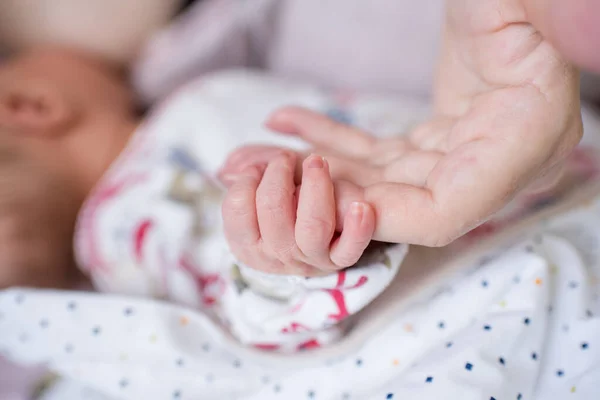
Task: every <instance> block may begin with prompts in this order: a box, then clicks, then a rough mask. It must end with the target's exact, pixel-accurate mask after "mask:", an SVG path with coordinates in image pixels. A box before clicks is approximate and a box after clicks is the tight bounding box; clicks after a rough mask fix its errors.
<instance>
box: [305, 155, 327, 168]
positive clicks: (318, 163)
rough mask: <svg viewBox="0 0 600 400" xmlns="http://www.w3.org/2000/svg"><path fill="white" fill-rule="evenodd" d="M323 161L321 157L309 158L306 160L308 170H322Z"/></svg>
mask: <svg viewBox="0 0 600 400" xmlns="http://www.w3.org/2000/svg"><path fill="white" fill-rule="evenodd" d="M324 167H325V159H324V158H323V157H321V156H310V159H309V160H308V168H324Z"/></svg>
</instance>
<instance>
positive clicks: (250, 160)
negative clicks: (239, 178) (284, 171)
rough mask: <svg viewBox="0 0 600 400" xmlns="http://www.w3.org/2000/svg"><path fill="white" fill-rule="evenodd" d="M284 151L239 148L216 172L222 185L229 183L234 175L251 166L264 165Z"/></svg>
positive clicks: (265, 148) (271, 147)
mask: <svg viewBox="0 0 600 400" xmlns="http://www.w3.org/2000/svg"><path fill="white" fill-rule="evenodd" d="M285 151H286V150H285V149H282V148H281V147H275V146H245V147H242V148H239V149H237V150H235V151H234V152H233V153H231V154H230V155H229V157H227V160H226V161H225V164H224V165H223V167H221V169H220V170H219V172H218V177H219V179H220V180H221V181H222V182H224V183H227V182H230V181H232V180H234V177H235V175H238V174H240V173H241V172H242V171H243V170H245V169H246V168H248V167H250V166H252V165H259V164H266V163H267V162H269V161H271V160H272V159H274V158H275V157H277V156H278V155H281V154H283V153H284V152H285Z"/></svg>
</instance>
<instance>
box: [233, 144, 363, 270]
mask: <svg viewBox="0 0 600 400" xmlns="http://www.w3.org/2000/svg"><path fill="white" fill-rule="evenodd" d="M297 157H298V155H296V154H294V153H293V152H290V151H285V150H282V149H278V148H264V147H263V148H260V149H259V148H248V147H247V148H243V149H241V150H240V151H238V152H237V153H235V154H234V155H232V157H230V159H229V160H228V162H227V163H226V165H225V167H224V169H223V171H222V174H221V176H222V178H225V179H223V180H224V181H225V183H226V184H228V185H229V191H228V193H227V196H226V198H225V201H224V203H223V221H224V225H225V235H226V237H227V240H228V243H229V245H230V247H231V250H232V251H233V253H234V254H235V255H236V256H237V257H238V259H239V260H240V261H241V262H243V263H244V264H246V265H248V266H251V267H253V268H256V269H258V270H261V271H264V272H268V273H276V274H290V275H301V276H314V275H320V274H324V273H329V272H332V271H335V270H338V269H342V268H345V267H349V266H351V265H353V264H355V263H356V261H358V259H359V258H360V256H361V255H362V253H363V251H364V250H365V248H366V247H367V245H368V244H369V242H370V241H371V237H372V234H373V231H374V229H375V225H374V222H375V215H374V213H373V209H372V208H371V207H370V206H369V205H368V204H366V203H364V202H362V201H356V202H353V201H352V199H357V200H360V199H362V196H363V194H362V189H361V188H360V187H359V186H356V185H353V184H350V183H345V182H339V183H337V184H336V185H334V183H333V181H332V179H331V176H330V173H329V167H328V163H327V162H326V161H325V160H324V159H323V158H322V157H320V156H309V157H308V158H306V159H305V160H304V162H303V163H302V164H301V166H300V169H301V171H300V172H301V175H302V177H301V184H300V185H297V184H296V182H297V179H299V175H300V174H298V172H297V169H298V167H297ZM336 199H339V200H338V202H337V204H336ZM341 202H343V203H341ZM341 226H343V229H341V232H340V230H339V229H336V227H341ZM336 231H337V232H340V233H337V232H336Z"/></svg>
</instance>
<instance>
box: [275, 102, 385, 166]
mask: <svg viewBox="0 0 600 400" xmlns="http://www.w3.org/2000/svg"><path fill="white" fill-rule="evenodd" d="M266 125H267V127H268V128H270V129H273V130H275V131H277V132H279V133H286V134H293V135H298V136H300V137H301V138H302V139H304V140H306V141H307V142H309V143H311V144H312V145H314V146H315V147H320V148H323V149H326V150H327V151H330V152H332V153H334V154H336V153H337V154H340V155H343V156H345V157H354V158H365V157H368V156H369V155H370V154H371V153H372V151H373V148H374V146H375V144H376V143H377V140H376V139H375V138H374V137H373V136H371V135H369V134H367V133H365V132H363V131H361V130H360V129H356V128H352V127H350V126H348V125H344V124H341V123H338V122H336V121H334V120H332V119H331V118H328V117H326V116H324V115H322V114H319V113H317V112H314V111H310V110H308V109H305V108H301V107H286V108H282V109H280V110H278V111H276V112H275V113H273V114H272V115H271V116H270V117H269V119H268V120H267V123H266Z"/></svg>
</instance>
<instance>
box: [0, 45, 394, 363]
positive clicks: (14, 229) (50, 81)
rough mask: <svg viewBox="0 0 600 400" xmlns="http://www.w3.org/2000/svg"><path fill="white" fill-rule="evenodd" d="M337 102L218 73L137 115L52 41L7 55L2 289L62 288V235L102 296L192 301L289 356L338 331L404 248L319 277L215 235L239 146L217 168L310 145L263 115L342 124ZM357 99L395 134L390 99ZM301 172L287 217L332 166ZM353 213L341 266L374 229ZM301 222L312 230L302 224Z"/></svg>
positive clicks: (67, 263) (106, 73)
mask: <svg viewBox="0 0 600 400" xmlns="http://www.w3.org/2000/svg"><path fill="white" fill-rule="evenodd" d="M343 100H344V99H343V98H341V99H340V98H338V99H336V97H335V96H334V95H331V94H328V93H325V92H322V91H319V90H317V89H314V88H310V87H306V86H301V85H294V84H290V83H287V82H284V81H277V80H273V79H270V78H265V77H263V76H258V75H254V74H252V73H250V72H243V71H239V72H227V73H223V74H220V75H216V76H213V77H208V78H206V79H204V80H203V81H200V82H196V83H192V84H190V85H187V86H186V87H184V88H183V89H182V90H181V91H179V92H178V93H176V94H175V95H173V97H172V98H171V99H170V100H167V101H166V102H165V104H163V105H161V106H160V107H159V108H158V110H156V111H155V112H153V113H152V114H151V116H150V117H148V118H146V119H144V120H143V121H140V118H139V117H138V116H137V115H136V113H135V112H134V105H133V101H132V96H131V94H130V92H129V90H128V88H127V86H126V85H125V83H124V79H123V77H121V76H119V75H118V74H117V73H116V72H115V71H113V70H112V69H111V68H110V66H107V65H104V64H102V63H101V62H98V61H97V60H94V59H91V58H87V57H85V56H84V55H81V54H75V53H72V52H69V51H66V50H58V49H47V50H37V51H31V52H28V53H25V54H21V55H17V56H15V57H14V58H13V59H11V60H9V61H8V62H7V63H6V64H5V65H3V66H2V68H1V69H0V124H1V131H0V146H1V147H0V148H1V149H2V150H1V152H0V162H1V163H2V181H0V182H1V183H0V188H1V189H0V190H4V191H5V192H6V194H5V195H2V196H1V200H0V201H1V202H2V203H1V204H2V207H1V208H0V210H2V217H1V219H0V224H1V231H0V232H2V237H1V239H0V246H2V249H1V251H0V255H1V256H0V257H2V260H1V261H0V265H1V268H0V287H7V286H13V285H37V286H62V287H67V286H69V285H72V284H73V282H74V279H76V277H77V274H76V272H75V268H73V266H74V264H73V262H72V254H71V248H72V246H71V243H72V235H73V234H74V237H75V246H74V248H75V258H76V260H77V264H78V265H79V266H80V267H81V268H82V269H83V271H84V272H85V273H86V274H87V275H88V276H89V277H90V278H91V280H92V282H93V283H94V286H95V287H96V288H97V289H99V290H101V291H107V292H113V293H123V294H129V295H140V296H151V297H156V298H164V299H168V300H170V301H175V302H178V303H183V304H186V305H190V306H193V307H197V308H200V309H202V310H203V311H204V312H206V313H208V314H209V315H211V316H212V317H214V318H215V319H216V320H217V321H218V322H219V323H221V324H222V325H223V326H225V327H226V328H227V329H228V330H229V331H230V332H231V333H232V334H233V335H235V336H236V337H237V338H238V339H239V340H240V341H241V342H243V343H245V344H249V345H253V346H257V347H260V348H265V349H271V350H280V351H295V350H299V349H306V348H311V347H316V346H320V345H323V344H326V343H328V342H331V341H332V340H335V339H336V338H337V337H338V336H339V335H340V333H342V332H343V325H344V324H340V323H341V322H344V321H345V320H346V319H347V317H349V316H350V315H352V314H355V313H356V312H358V311H359V310H360V309H362V308H363V307H364V306H365V305H367V304H368V303H369V302H371V301H372V300H373V299H374V298H375V297H376V296H377V295H378V294H379V293H381V292H382V291H383V290H384V289H385V288H386V287H387V285H388V284H389V282H390V281H391V280H392V278H393V277H394V276H395V274H396V272H397V270H398V267H399V265H400V263H401V261H402V258H403V256H404V254H405V250H406V247H405V246H392V247H381V248H374V249H373V250H372V251H370V252H368V255H369V257H363V258H362V259H361V260H360V261H359V263H358V264H357V265H355V266H354V267H352V268H349V269H343V270H341V271H339V272H337V273H331V274H324V273H323V272H322V271H328V270H330V269H328V268H327V266H322V265H310V266H306V270H305V273H304V274H302V276H291V275H282V274H284V273H286V272H288V271H289V270H288V269H286V265H285V264H284V265H271V266H265V265H243V264H241V263H239V262H238V260H236V259H235V258H234V257H233V256H232V254H231V252H230V251H229V249H228V246H227V242H226V240H225V237H224V234H223V230H222V224H221V215H220V209H221V202H222V198H223V190H222V189H221V183H220V182H219V180H218V179H217V176H218V175H219V170H220V169H221V167H222V166H223V163H224V161H225V159H226V156H227V154H229V153H230V152H231V151H232V150H234V149H235V148H236V147H238V146H239V145H242V144H248V143H256V144H259V146H256V147H255V148H254V151H248V148H246V149H245V150H244V151H243V152H241V153H238V154H237V155H234V156H232V158H231V159H230V160H229V163H228V164H232V163H233V164H236V165H238V167H239V165H240V162H241V163H242V164H243V163H244V160H245V162H247V164H248V165H255V168H260V167H257V166H256V165H259V166H260V165H262V164H264V163H267V162H269V161H270V160H274V159H277V158H278V157H282V156H283V157H294V153H293V152H291V151H288V150H284V147H287V148H290V149H294V150H298V151H304V150H306V149H305V148H303V147H302V144H301V142H299V141H298V140H297V139H295V138H293V137H285V136H277V135H274V134H271V133H269V131H267V130H266V129H265V128H263V127H262V122H263V121H264V120H265V119H266V117H267V116H268V114H269V113H270V112H271V111H272V110H274V109H276V108H278V107H281V106H283V105H286V104H290V103H294V104H297V105H300V106H304V107H308V108H312V109H316V110H321V111H325V112H329V113H330V114H331V115H333V116H336V117H338V119H344V118H345V117H346V119H347V118H349V116H350V114H348V112H347V110H345V109H344V107H343V104H344V101H343ZM353 104H356V107H358V108H360V107H362V109H363V110H362V112H357V113H356V115H358V116H360V117H357V120H356V121H347V122H354V123H356V124H359V125H363V127H366V125H369V124H372V125H373V124H375V122H374V121H379V123H381V121H383V120H385V121H387V122H386V124H387V125H386V126H380V127H379V128H380V130H382V131H388V132H398V131H400V130H402V129H405V128H406V126H403V124H405V123H406V118H401V119H402V120H403V121H402V122H400V123H398V119H394V118H389V115H390V114H392V113H393V112H395V110H398V108H399V107H398V104H397V103H394V102H387V103H385V102H383V103H382V101H381V99H379V100H376V99H365V100H364V101H363V102H362V103H361V102H360V101H354V102H353ZM353 107H354V106H353ZM354 111H356V110H354ZM383 117H385V118H383ZM266 144H269V145H271V146H273V145H276V146H281V147H267V146H265V145H266ZM240 156H242V160H241V161H240ZM256 157H258V158H260V160H258V161H260V162H257V159H256ZM315 166H316V167H317V169H316V170H318V171H319V172H315V171H316V170H315V168H314V167H315ZM318 167H321V168H318ZM301 168H302V169H303V171H299V172H301V174H300V173H299V174H298V175H303V176H302V185H301V186H299V187H298V188H297V192H298V196H297V198H298V200H297V205H296V206H297V209H298V218H299V220H300V219H301V214H302V210H306V209H307V208H310V206H311V204H314V200H315V198H317V200H318V196H320V195H321V193H322V192H321V190H319V189H320V188H319V187H318V185H316V184H315V182H318V179H322V178H323V176H327V177H328V176H329V172H328V170H327V168H326V162H324V160H323V159H322V158H321V157H317V156H310V157H308V158H306V160H305V161H304V162H303V165H302V167H301ZM221 178H222V180H223V181H227V179H228V176H226V175H222V176H221ZM299 179H300V178H299ZM298 182H300V181H298ZM313 191H314V194H311V192H313ZM276 195H277V193H273V196H276ZM331 195H332V196H333V193H331ZM315 196H317V197H315ZM361 207H363V206H362V205H361V204H355V205H353V206H352V207H350V208H351V210H350V211H349V221H350V222H349V223H348V224H347V225H348V229H346V228H344V230H343V231H341V232H340V233H339V234H338V235H337V236H338V238H337V239H336V240H337V241H338V247H339V252H338V256H339V258H340V259H342V260H346V261H348V260H349V257H352V255H350V256H349V255H348V254H345V253H346V252H353V254H354V255H355V256H356V258H358V256H360V255H361V253H362V252H363V250H364V249H365V247H366V246H367V244H368V242H369V239H370V234H371V232H372V228H371V232H367V236H366V240H365V235H364V232H363V234H362V236H360V235H361V233H360V232H359V230H356V229H355V230H352V229H351V221H352V218H351V217H352V215H354V214H360V212H362V211H361V210H363V209H362V208H361ZM240 217H241V216H240ZM76 220H77V222H76V224H75V221H76ZM358 221H359V222H360V219H359V220H358ZM74 225H76V228H75V231H74V229H73V226H74ZM298 226H300V228H299V232H300V233H301V234H302V233H303V234H304V235H305V236H306V237H309V236H310V234H311V231H310V227H308V226H306V227H302V225H301V224H298ZM303 229H306V232H303ZM259 269H260V270H263V271H264V270H267V271H268V272H271V273H272V274H271V273H263V272H258V271H257V270H259ZM319 272H320V273H319ZM315 275H319V276H315ZM307 276H314V277H312V278H309V277H307Z"/></svg>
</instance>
